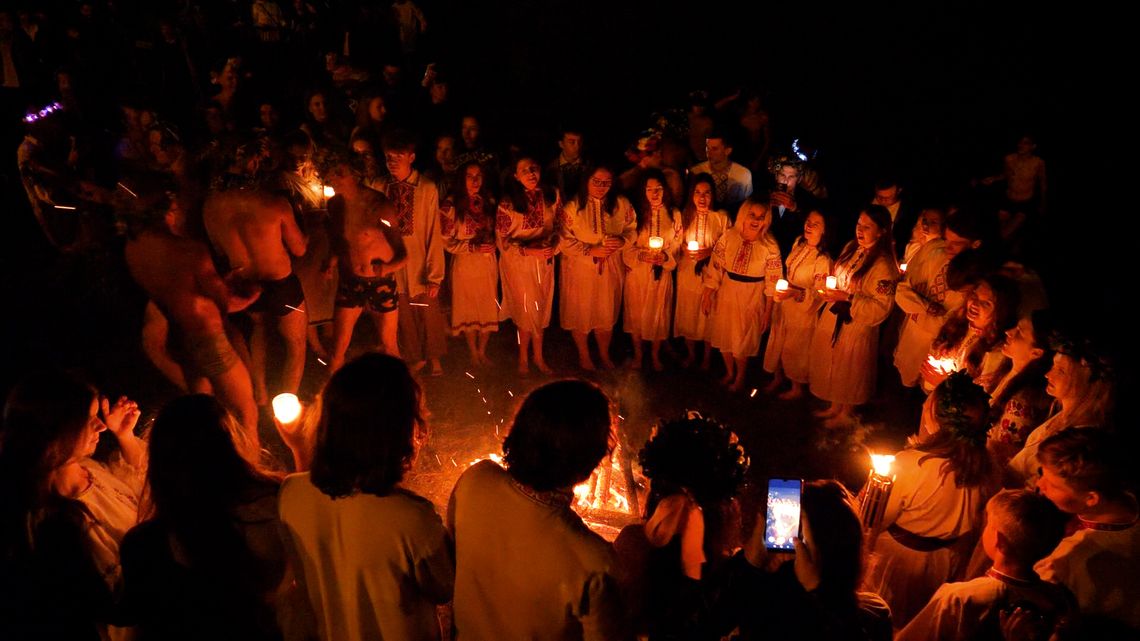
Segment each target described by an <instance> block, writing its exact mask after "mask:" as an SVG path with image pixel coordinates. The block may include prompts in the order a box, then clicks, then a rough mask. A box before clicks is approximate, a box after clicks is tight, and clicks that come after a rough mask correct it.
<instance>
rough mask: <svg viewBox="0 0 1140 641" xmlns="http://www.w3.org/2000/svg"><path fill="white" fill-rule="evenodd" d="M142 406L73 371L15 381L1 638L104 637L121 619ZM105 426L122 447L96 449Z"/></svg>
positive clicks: (2, 454)
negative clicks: (100, 457) (106, 457)
mask: <svg viewBox="0 0 1140 641" xmlns="http://www.w3.org/2000/svg"><path fill="white" fill-rule="evenodd" d="M139 415H140V413H139V409H138V405H137V404H135V403H134V402H132V401H130V400H128V399H127V398H126V397H121V398H119V400H117V401H115V402H114V403H113V404H112V403H110V402H109V401H108V400H107V399H106V398H104V397H101V396H99V393H98V392H97V391H96V390H95V388H94V387H92V386H91V385H89V384H88V383H86V382H84V381H82V380H81V379H79V378H78V377H76V376H75V375H73V374H70V373H66V372H62V371H47V372H43V373H38V374H33V375H31V376H28V377H26V378H25V379H24V380H23V381H21V382H19V383H17V384H16V386H15V387H13V388H12V391H11V392H10V393H9V394H8V398H7V401H6V403H5V405H4V423H3V429H2V430H0V638H3V639H99V638H101V636H102V637H104V638H105V636H104V635H106V634H107V633H108V629H107V626H108V624H114V623H116V622H119V619H118V615H117V613H116V611H115V607H114V598H115V596H114V595H115V593H116V592H117V591H118V589H119V587H120V584H121V570H120V565H119V544H120V542H121V541H122V539H123V535H124V534H126V532H127V530H128V529H130V528H131V526H133V525H134V524H135V523H137V522H138V512H139V500H140V497H141V496H142V491H143V485H144V478H145V475H146V465H147V464H146V444H145V443H143V442H142V441H141V440H140V439H139V438H137V437H136V436H135V435H134V427H135V424H136V423H137V422H138V419H139ZM103 430H110V431H111V433H112V434H113V435H114V436H115V440H116V441H117V443H118V446H119V447H118V450H117V452H116V453H115V455H113V456H112V458H111V459H110V462H108V463H103V462H101V461H97V460H95V459H94V458H92V456H93V455H94V454H95V448H96V446H97V445H98V443H99V435H100V433H101V432H102V431H103Z"/></svg>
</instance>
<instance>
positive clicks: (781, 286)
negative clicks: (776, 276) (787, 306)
mask: <svg viewBox="0 0 1140 641" xmlns="http://www.w3.org/2000/svg"><path fill="white" fill-rule="evenodd" d="M776 291H778V292H786V291H788V281H786V280H784V279H783V278H781V279H780V280H778V281H776Z"/></svg>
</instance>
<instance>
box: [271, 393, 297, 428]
mask: <svg viewBox="0 0 1140 641" xmlns="http://www.w3.org/2000/svg"><path fill="white" fill-rule="evenodd" d="M300 415H301V401H300V400H299V399H298V398H297V395H296V394H290V393H288V392H286V393H284V394H278V395H277V396H274V397H273V416H274V418H276V419H277V420H278V421H280V422H281V423H282V424H284V425H288V424H290V423H292V422H293V421H295V420H297V417H299V416H300Z"/></svg>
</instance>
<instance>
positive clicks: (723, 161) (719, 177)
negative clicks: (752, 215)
mask: <svg viewBox="0 0 1140 641" xmlns="http://www.w3.org/2000/svg"><path fill="white" fill-rule="evenodd" d="M705 154H706V155H707V156H708V160H706V161H705V162H702V163H699V164H696V165H693V167H692V168H690V169H689V175H690V176H696V175H697V174H709V175H710V176H712V177H713V181H714V182H715V183H716V194H715V195H716V204H715V205H714V206H715V207H716V208H717V209H723V210H725V211H727V212H728V215H729V216H730V217H731V218H733V219H735V217H736V210H737V209H740V205H741V204H743V203H744V199H746V198H748V197H749V196H751V195H752V172H751V171H748V168H746V167H745V166H744V165H741V164H739V163H735V162H732V159H731V158H730V156H731V155H732V143H731V142H730V141H729V140H728V138H727V137H726V136H725V135H724V134H723V133H720V132H718V131H713V132H711V133H709V135H708V137H706V138H705Z"/></svg>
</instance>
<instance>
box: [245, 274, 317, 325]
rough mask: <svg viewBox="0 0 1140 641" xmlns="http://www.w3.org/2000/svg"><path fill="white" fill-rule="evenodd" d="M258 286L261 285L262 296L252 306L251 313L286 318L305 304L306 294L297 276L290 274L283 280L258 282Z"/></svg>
mask: <svg viewBox="0 0 1140 641" xmlns="http://www.w3.org/2000/svg"><path fill="white" fill-rule="evenodd" d="M258 284H259V285H261V296H259V297H258V298H257V300H256V301H254V303H253V305H250V307H249V311H251V312H261V313H264V314H269V315H270V316H285V315H286V314H291V313H293V312H295V311H297V310H299V309H300V308H301V303H304V302H305V292H304V291H303V290H302V289H301V279H299V278H297V274H289V275H288V276H286V277H285V278H282V279H281V280H262V281H258Z"/></svg>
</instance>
